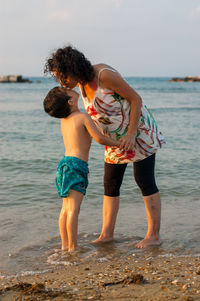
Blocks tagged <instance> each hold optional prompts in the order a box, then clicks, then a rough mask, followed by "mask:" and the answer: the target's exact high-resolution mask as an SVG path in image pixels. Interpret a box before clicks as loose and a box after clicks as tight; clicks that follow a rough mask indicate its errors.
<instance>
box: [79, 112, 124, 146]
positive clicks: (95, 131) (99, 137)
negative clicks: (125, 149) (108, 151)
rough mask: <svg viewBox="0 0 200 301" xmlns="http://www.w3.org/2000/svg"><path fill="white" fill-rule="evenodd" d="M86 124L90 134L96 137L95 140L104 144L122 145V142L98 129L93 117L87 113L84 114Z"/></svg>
mask: <svg viewBox="0 0 200 301" xmlns="http://www.w3.org/2000/svg"><path fill="white" fill-rule="evenodd" d="M84 126H85V128H86V130H87V131H88V133H89V134H90V136H91V137H92V138H94V140H95V141H96V142H97V143H99V144H103V145H108V146H118V147H119V146H120V142H119V141H117V140H114V139H112V138H109V137H106V136H104V135H103V134H101V132H100V131H99V130H98V129H97V127H96V125H95V123H94V122H93V121H92V118H91V117H90V115H88V114H87V113H85V114H84Z"/></svg>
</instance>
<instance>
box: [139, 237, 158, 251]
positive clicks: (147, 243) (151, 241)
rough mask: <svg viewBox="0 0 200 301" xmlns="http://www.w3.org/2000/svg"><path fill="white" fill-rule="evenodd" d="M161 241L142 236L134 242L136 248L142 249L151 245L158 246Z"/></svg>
mask: <svg viewBox="0 0 200 301" xmlns="http://www.w3.org/2000/svg"><path fill="white" fill-rule="evenodd" d="M161 244H162V241H161V240H160V239H154V238H144V239H143V240H141V241H139V242H138V243H137V244H136V248H138V249H143V248H147V247H151V246H160V245H161Z"/></svg>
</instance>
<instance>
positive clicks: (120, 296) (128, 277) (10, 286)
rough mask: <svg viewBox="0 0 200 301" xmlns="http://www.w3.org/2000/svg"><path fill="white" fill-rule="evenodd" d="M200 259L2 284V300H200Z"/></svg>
mask: <svg viewBox="0 0 200 301" xmlns="http://www.w3.org/2000/svg"><path fill="white" fill-rule="evenodd" d="M199 259H200V258H199V257H189V256H188V257H187V256H185V257H173V256H169V257H147V256H144V257H141V256H140V257H137V256H136V255H135V254H133V256H132V255H131V256H128V257H127V258H126V259H125V258H124V257H121V258H119V259H117V260H115V261H114V262H97V263H96V264H94V263H82V264H80V265H69V266H65V267H63V266H60V267H59V268H56V269H52V271H50V272H48V273H44V274H38V275H37V274H36V275H34V276H20V277H17V278H13V279H10V280H8V279H6V278H5V279H2V280H1V284H0V300H1V301H10V300H15V301H17V300H28V301H34V300H57V301H58V300H59V301H61V300H145V301H146V300H147V301H150V300H152V301H156V300H174V299H176V300H187V301H190V300H191V301H192V300H200V264H199V263H200V260H199Z"/></svg>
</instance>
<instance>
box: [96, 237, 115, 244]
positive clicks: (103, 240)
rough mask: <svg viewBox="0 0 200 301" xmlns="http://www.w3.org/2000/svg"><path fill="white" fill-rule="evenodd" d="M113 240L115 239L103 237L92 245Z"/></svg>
mask: <svg viewBox="0 0 200 301" xmlns="http://www.w3.org/2000/svg"><path fill="white" fill-rule="evenodd" d="M113 240H114V239H113V237H101V236H99V238H97V239H95V240H93V241H92V243H94V244H99V243H106V242H111V241H113Z"/></svg>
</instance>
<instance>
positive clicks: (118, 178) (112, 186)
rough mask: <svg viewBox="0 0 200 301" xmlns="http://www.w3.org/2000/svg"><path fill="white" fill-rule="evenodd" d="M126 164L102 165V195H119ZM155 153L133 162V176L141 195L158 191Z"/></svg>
mask: <svg viewBox="0 0 200 301" xmlns="http://www.w3.org/2000/svg"><path fill="white" fill-rule="evenodd" d="M126 166H127V164H110V163H106V162H105V165H104V195H106V196H111V197H115V196H119V195H120V187H121V184H122V181H123V177H124V172H125V170H126ZM154 168H155V154H153V155H151V156H149V157H147V158H146V159H144V160H141V161H138V162H134V163H133V169H134V178H135V181H136V183H137V185H138V186H139V188H140V189H141V192H142V195H143V196H148V195H151V194H154V193H156V192H158V187H157V186H156V181H155V175H154Z"/></svg>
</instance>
